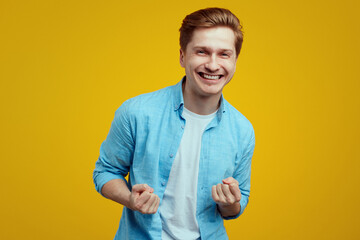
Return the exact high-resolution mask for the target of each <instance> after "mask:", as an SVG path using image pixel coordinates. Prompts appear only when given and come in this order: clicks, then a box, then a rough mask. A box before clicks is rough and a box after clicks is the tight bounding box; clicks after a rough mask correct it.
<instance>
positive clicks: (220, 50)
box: [193, 46, 234, 53]
mask: <svg viewBox="0 0 360 240" xmlns="http://www.w3.org/2000/svg"><path fill="white" fill-rule="evenodd" d="M193 49H194V50H196V49H204V50H206V51H210V50H213V49H212V48H209V47H206V46H194V47H193ZM218 50H219V52H231V53H233V52H234V50H232V49H228V48H220V49H218Z"/></svg>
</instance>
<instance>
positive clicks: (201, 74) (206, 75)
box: [198, 72, 223, 80]
mask: <svg viewBox="0 0 360 240" xmlns="http://www.w3.org/2000/svg"><path fill="white" fill-rule="evenodd" d="M198 74H199V75H200V76H201V77H202V78H205V79H209V80H219V79H220V78H222V77H223V75H210V74H206V73H203V72H199V73H198Z"/></svg>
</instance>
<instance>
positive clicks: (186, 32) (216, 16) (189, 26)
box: [180, 8, 243, 56]
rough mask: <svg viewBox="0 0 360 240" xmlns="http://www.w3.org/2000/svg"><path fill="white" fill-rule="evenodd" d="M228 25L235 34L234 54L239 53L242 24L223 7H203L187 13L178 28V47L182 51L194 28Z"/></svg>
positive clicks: (241, 40) (241, 39)
mask: <svg viewBox="0 0 360 240" xmlns="http://www.w3.org/2000/svg"><path fill="white" fill-rule="evenodd" d="M217 26H224V27H229V28H230V29H232V30H233V31H234V34H235V49H236V56H238V55H239V53H240V50H241V45H242V42H243V32H242V26H241V25H240V22H239V19H238V18H237V17H236V16H235V15H234V14H233V13H232V12H230V11H229V10H227V9H224V8H205V9H201V10H198V11H196V12H193V13H191V14H189V15H187V16H186V17H185V18H184V20H183V22H182V25H181V28H180V47H181V49H182V50H183V51H185V50H186V46H187V45H188V43H189V42H190V41H191V38H192V35H193V33H194V30H195V29H196V28H211V27H217Z"/></svg>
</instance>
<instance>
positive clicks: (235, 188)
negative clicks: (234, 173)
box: [211, 177, 241, 217]
mask: <svg viewBox="0 0 360 240" xmlns="http://www.w3.org/2000/svg"><path fill="white" fill-rule="evenodd" d="M222 182H223V184H221V183H219V184H217V185H214V186H212V191H211V193H212V198H213V199H214V201H215V202H216V203H217V205H218V207H219V210H220V213H221V215H222V216H223V217H228V216H235V215H236V214H238V213H239V212H240V203H239V202H240V199H241V192H240V189H239V182H238V181H236V180H235V179H234V178H232V177H229V178H226V179H224V180H222Z"/></svg>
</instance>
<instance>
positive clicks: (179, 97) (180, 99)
mask: <svg viewBox="0 0 360 240" xmlns="http://www.w3.org/2000/svg"><path fill="white" fill-rule="evenodd" d="M185 79H186V76H184V77H183V78H182V79H181V81H180V82H178V83H177V84H176V85H175V86H174V90H173V91H174V94H173V96H174V105H173V106H174V111H177V110H179V109H181V110H182V107H183V106H184V96H183V91H182V86H183V82H184V81H185ZM225 101H226V100H225V99H224V97H223V95H222V94H221V98H220V107H219V109H218V111H217V114H216V117H217V119H218V122H220V120H221V118H222V115H223V114H224V113H225V112H226V109H225Z"/></svg>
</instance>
